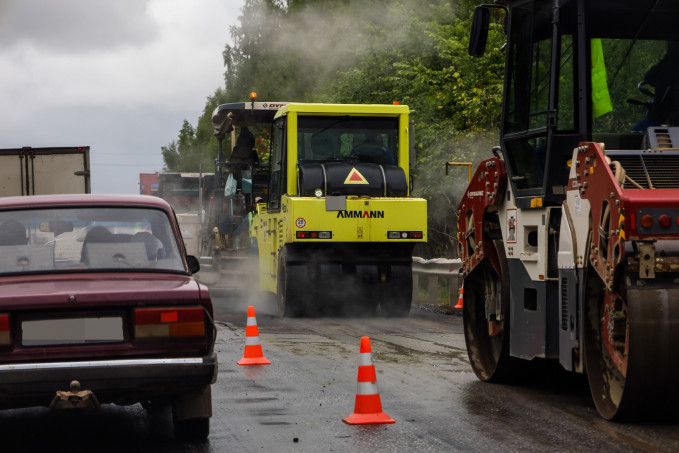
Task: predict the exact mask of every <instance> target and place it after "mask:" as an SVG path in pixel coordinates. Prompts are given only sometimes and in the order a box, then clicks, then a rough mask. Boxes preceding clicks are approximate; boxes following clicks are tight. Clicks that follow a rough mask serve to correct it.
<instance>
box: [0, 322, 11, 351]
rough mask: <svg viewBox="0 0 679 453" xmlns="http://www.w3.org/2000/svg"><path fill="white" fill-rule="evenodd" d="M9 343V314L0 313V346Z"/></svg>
mask: <svg viewBox="0 0 679 453" xmlns="http://www.w3.org/2000/svg"><path fill="white" fill-rule="evenodd" d="M10 344H11V338H10V335H9V315H0V346H9V345H10Z"/></svg>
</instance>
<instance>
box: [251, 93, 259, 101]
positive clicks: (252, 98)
mask: <svg viewBox="0 0 679 453" xmlns="http://www.w3.org/2000/svg"><path fill="white" fill-rule="evenodd" d="M250 99H251V100H253V101H254V100H256V99H257V93H255V92H254V91H253V92H251V93H250Z"/></svg>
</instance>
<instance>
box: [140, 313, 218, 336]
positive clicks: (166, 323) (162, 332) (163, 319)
mask: <svg viewBox="0 0 679 453" xmlns="http://www.w3.org/2000/svg"><path fill="white" fill-rule="evenodd" d="M134 335H135V337H136V338H137V339H149V340H151V339H163V338H165V339H167V338H197V337H204V336H205V317H204V315H203V308H202V307H181V308H138V309H135V310H134Z"/></svg>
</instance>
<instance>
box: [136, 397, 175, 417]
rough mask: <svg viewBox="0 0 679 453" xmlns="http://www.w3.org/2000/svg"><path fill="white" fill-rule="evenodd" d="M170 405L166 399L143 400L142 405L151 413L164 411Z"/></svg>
mask: <svg viewBox="0 0 679 453" xmlns="http://www.w3.org/2000/svg"><path fill="white" fill-rule="evenodd" d="M169 405H170V402H169V401H168V400H166V399H152V400H143V401H142V402H141V406H142V407H143V408H144V409H145V410H146V411H147V412H148V413H151V414H158V413H160V412H163V411H164V410H165V409H166V408H167V407H168V406H169Z"/></svg>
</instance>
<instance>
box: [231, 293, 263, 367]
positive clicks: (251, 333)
mask: <svg viewBox="0 0 679 453" xmlns="http://www.w3.org/2000/svg"><path fill="white" fill-rule="evenodd" d="M270 363H271V362H270V361H269V360H268V359H266V358H265V357H264V354H263V353H262V345H261V344H260V342H259V328H258V327H257V318H256V317H255V307H253V306H249V307H248V320H247V326H246V327H245V351H244V352H243V358H242V359H241V360H239V361H238V365H268V364H270Z"/></svg>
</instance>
